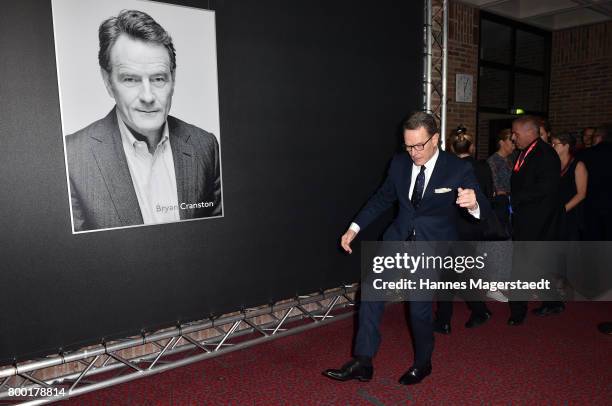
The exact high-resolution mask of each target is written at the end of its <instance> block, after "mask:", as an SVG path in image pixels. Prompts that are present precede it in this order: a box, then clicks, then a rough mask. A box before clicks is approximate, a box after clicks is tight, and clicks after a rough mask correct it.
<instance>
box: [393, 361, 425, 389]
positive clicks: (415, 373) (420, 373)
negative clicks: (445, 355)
mask: <svg viewBox="0 0 612 406" xmlns="http://www.w3.org/2000/svg"><path fill="white" fill-rule="evenodd" d="M430 374H431V364H428V365H426V366H424V367H422V368H417V367H410V369H408V371H406V373H405V374H404V375H402V377H401V378H400V379H399V383H401V384H402V385H415V384H417V383H419V382H421V381H422V380H423V379H425V377H427V376H429V375H430Z"/></svg>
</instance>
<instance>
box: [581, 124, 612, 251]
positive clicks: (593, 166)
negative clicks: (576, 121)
mask: <svg viewBox="0 0 612 406" xmlns="http://www.w3.org/2000/svg"><path fill="white" fill-rule="evenodd" d="M611 133H612V124H605V125H603V126H600V127H598V128H597V129H596V130H595V132H594V134H593V137H592V140H593V146H592V147H591V148H588V149H586V150H584V153H583V154H582V156H581V157H582V159H583V161H584V163H585V164H586V167H587V170H588V173H589V179H588V187H587V197H586V199H585V210H586V216H585V217H586V234H587V235H586V239H587V240H589V241H610V240H612V187H610V185H611V184H612V142H611V141H612V140H610V134H611Z"/></svg>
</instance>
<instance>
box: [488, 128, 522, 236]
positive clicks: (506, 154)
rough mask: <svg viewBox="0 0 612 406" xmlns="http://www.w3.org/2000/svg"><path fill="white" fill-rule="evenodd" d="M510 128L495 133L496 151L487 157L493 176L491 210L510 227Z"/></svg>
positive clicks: (511, 147) (512, 145)
mask: <svg viewBox="0 0 612 406" xmlns="http://www.w3.org/2000/svg"><path fill="white" fill-rule="evenodd" d="M514 150H515V147H514V143H513V142H512V130H511V129H510V128H506V129H503V130H501V131H500V132H499V134H497V151H496V152H495V153H494V154H493V155H491V156H490V157H489V159H487V163H488V164H489V167H490V168H491V174H492V177H493V189H494V197H493V210H494V211H495V214H497V217H498V218H499V221H500V222H501V223H502V225H504V226H506V227H508V228H509V227H510V207H509V206H510V200H509V199H510V177H511V176H512V153H513V152H514Z"/></svg>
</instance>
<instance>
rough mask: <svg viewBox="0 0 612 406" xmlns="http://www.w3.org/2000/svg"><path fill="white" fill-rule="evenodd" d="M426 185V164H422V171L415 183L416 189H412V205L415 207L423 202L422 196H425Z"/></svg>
mask: <svg viewBox="0 0 612 406" xmlns="http://www.w3.org/2000/svg"><path fill="white" fill-rule="evenodd" d="M424 186H425V165H423V166H421V171H420V172H419V174H418V175H417V178H416V183H415V184H414V189H413V190H412V197H411V198H410V202H411V203H412V207H414V208H415V209H416V208H418V207H419V203H421V198H422V197H423V189H424Z"/></svg>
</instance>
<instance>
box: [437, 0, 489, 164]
mask: <svg viewBox="0 0 612 406" xmlns="http://www.w3.org/2000/svg"><path fill="white" fill-rule="evenodd" d="M448 11H449V13H448V70H447V75H448V76H447V78H448V79H447V110H446V112H447V113H446V114H447V115H446V120H447V121H446V129H447V134H446V136H448V134H450V132H451V131H452V130H454V129H455V128H457V126H458V125H459V124H463V125H464V126H465V127H466V128H467V129H468V131H469V132H471V133H476V96H477V86H478V71H477V67H478V36H479V33H478V29H479V28H478V24H479V12H478V9H476V8H473V7H470V6H467V5H465V4H462V3H459V2H457V1H454V0H451V1H450V2H449V10H448ZM457 73H463V74H469V75H472V77H473V79H474V88H473V89H472V102H471V103H457V102H456V101H455V76H456V74H457ZM485 138H486V137H485ZM484 141H485V142H484V143H485V144H486V143H487V140H486V139H485V140H484ZM482 144H483V143H482V142H479V143H478V149H479V150H480V149H481V147H483V145H482ZM487 148H488V145H484V149H485V150H486V149H487ZM485 154H486V152H485Z"/></svg>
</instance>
